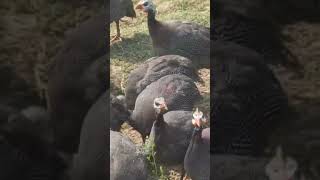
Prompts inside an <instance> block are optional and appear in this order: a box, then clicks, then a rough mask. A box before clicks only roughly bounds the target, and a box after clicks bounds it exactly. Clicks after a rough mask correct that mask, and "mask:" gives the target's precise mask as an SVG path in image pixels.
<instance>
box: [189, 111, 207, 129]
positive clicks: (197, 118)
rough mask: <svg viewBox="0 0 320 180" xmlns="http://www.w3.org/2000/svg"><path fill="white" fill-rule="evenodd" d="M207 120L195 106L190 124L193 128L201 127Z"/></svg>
mask: <svg viewBox="0 0 320 180" xmlns="http://www.w3.org/2000/svg"><path fill="white" fill-rule="evenodd" d="M206 122H207V120H206V118H205V117H203V113H202V112H201V111H199V109H198V108H197V109H196V111H195V112H194V113H193V119H192V124H193V125H194V126H195V129H197V130H200V129H202V128H203V126H204V124H205V123H206Z"/></svg>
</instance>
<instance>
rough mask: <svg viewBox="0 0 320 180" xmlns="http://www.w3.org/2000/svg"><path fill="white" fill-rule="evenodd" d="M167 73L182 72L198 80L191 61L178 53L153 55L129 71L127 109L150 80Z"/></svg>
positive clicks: (130, 107) (131, 107)
mask: <svg viewBox="0 0 320 180" xmlns="http://www.w3.org/2000/svg"><path fill="white" fill-rule="evenodd" d="M169 74H184V75H186V76H188V77H190V78H191V79H193V80H194V81H200V78H199V76H198V74H197V71H196V69H195V68H194V66H193V65H192V62H191V61H190V60H189V59H187V58H185V57H182V56H179V55H165V56H160V57H153V58H150V59H148V60H147V61H145V62H144V63H143V64H141V65H140V66H138V67H137V68H136V69H134V70H133V71H131V73H130V74H129V77H128V84H127V86H126V89H125V94H126V103H127V106H128V109H133V108H134V105H135V102H136V98H137V96H138V95H139V94H140V93H141V92H142V91H143V90H144V89H145V88H146V87H147V86H148V85H149V84H151V83H152V82H154V81H156V80H158V79H160V78H161V77H163V76H166V75H169Z"/></svg>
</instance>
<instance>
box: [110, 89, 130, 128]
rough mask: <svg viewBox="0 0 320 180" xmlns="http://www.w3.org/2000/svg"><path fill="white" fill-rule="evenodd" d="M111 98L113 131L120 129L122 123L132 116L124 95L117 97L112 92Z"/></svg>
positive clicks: (111, 125) (111, 126)
mask: <svg viewBox="0 0 320 180" xmlns="http://www.w3.org/2000/svg"><path fill="white" fill-rule="evenodd" d="M110 98H111V103H110V105H111V108H110V110H111V112H110V115H111V116H110V129H111V130H113V131H119V130H120V128H121V125H122V124H123V123H124V122H125V121H126V120H128V119H129V118H130V112H129V111H128V110H127V107H126V104H125V100H124V97H122V96H116V97H115V96H114V95H112V94H110Z"/></svg>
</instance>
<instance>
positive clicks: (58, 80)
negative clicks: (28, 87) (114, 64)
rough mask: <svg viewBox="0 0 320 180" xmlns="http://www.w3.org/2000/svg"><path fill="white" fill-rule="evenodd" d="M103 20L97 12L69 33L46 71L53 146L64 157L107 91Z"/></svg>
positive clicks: (102, 14)
mask: <svg viewBox="0 0 320 180" xmlns="http://www.w3.org/2000/svg"><path fill="white" fill-rule="evenodd" d="M105 18H106V17H105V12H104V13H101V14H99V15H98V16H96V17H93V18H91V19H89V20H87V21H85V22H83V23H82V24H81V25H79V27H77V28H76V29H75V30H74V31H73V32H72V33H70V34H69V35H68V36H67V38H66V41H65V43H64V44H63V46H62V48H61V49H60V51H59V52H58V54H57V55H56V57H55V58H54V62H53V64H52V67H51V69H50V71H49V79H48V96H49V98H48V99H49V105H50V107H49V111H50V116H51V120H52V127H53V128H54V139H55V145H56V147H57V148H59V149H60V150H61V151H63V152H65V153H68V154H72V153H75V152H77V149H78V145H79V137H80V130H81V124H82V122H83V119H84V117H85V115H86V113H87V111H88V110H89V108H90V106H91V105H92V104H93V103H94V102H95V101H96V99H97V98H99V96H100V95H101V94H102V93H103V92H105V90H106V88H107V76H106V74H107V72H108V69H109V68H108V61H107V60H106V57H108V56H107V55H106V49H107V48H106V41H105V38H103V37H104V36H105V33H106V19H105ZM105 55H106V57H104V56H105Z"/></svg>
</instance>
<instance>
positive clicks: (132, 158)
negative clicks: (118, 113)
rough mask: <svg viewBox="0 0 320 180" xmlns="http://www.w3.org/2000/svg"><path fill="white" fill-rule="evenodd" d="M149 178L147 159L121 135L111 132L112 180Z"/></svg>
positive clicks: (141, 179)
mask: <svg viewBox="0 0 320 180" xmlns="http://www.w3.org/2000/svg"><path fill="white" fill-rule="evenodd" d="M106 171H109V169H108V170H106ZM149 177H150V174H149V171H148V164H147V159H146V158H145V156H144V155H143V154H142V153H140V152H138V149H137V147H136V146H135V144H133V142H132V141H130V140H129V139H128V138H127V137H124V136H123V135H122V134H121V133H119V132H115V131H110V180H127V179H130V180H131V179H132V180H146V179H148V178H149Z"/></svg>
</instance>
